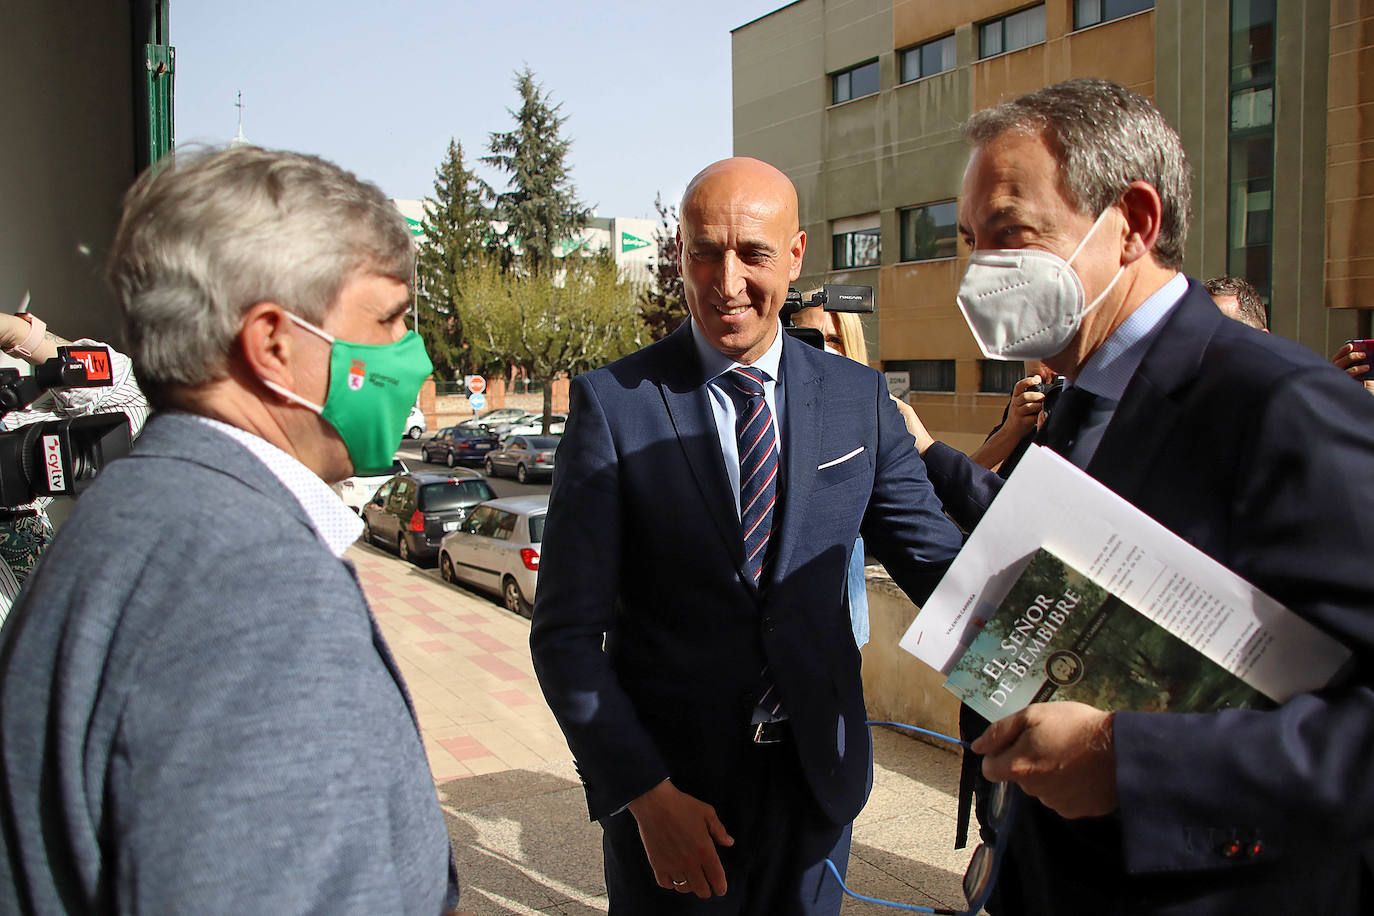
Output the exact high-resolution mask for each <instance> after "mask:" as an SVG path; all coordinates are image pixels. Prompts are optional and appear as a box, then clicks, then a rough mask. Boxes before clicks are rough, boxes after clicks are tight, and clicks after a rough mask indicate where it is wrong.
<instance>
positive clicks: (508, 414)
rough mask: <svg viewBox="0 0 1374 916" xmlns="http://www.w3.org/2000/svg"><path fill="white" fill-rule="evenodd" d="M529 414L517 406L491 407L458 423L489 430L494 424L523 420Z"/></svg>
mask: <svg viewBox="0 0 1374 916" xmlns="http://www.w3.org/2000/svg"><path fill="white" fill-rule="evenodd" d="M529 415H530V412H529V411H528V410H521V409H520V408H519V407H493V408H492V409H491V410H488V411H487V412H486V413H484V414H482V415H481V416H477V417H473V418H472V419H470V420H464V421H463V422H462V423H459V424H458V425H459V426H461V427H463V428H464V429H473V428H479V429H485V430H490V429H492V428H493V427H496V426H501V425H503V424H505V425H509V424H511V423H515V422H517V421H519V420H523V419H524V418H525V417H528V416H529Z"/></svg>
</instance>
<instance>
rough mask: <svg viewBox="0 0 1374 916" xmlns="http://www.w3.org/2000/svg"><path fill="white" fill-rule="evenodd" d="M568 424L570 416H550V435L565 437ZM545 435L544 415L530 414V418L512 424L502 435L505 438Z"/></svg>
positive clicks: (560, 414) (556, 414)
mask: <svg viewBox="0 0 1374 916" xmlns="http://www.w3.org/2000/svg"><path fill="white" fill-rule="evenodd" d="M567 422H568V415H567V414H562V413H555V414H550V415H549V435H551V436H561V435H563V426H564V425H565V424H566V423H567ZM543 434H544V415H543V414H530V418H529V419H527V420H523V421H521V422H519V423H515V424H512V425H511V426H509V427H507V428H506V431H505V432H504V433H503V434H502V435H504V436H542V435H543Z"/></svg>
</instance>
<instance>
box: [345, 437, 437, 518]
mask: <svg viewBox="0 0 1374 916" xmlns="http://www.w3.org/2000/svg"><path fill="white" fill-rule="evenodd" d="M423 419H424V418H423V417H421V420H423ZM409 470H410V468H408V467H406V463H405V462H404V461H402V460H401V459H400V457H399V456H397V457H395V458H392V459H391V470H389V471H387V472H386V473H384V474H373V475H370V476H367V477H350V478H348V479H347V480H341V481H339V482H338V483H336V484H334V492H335V493H338V494H339V498H340V499H342V500H343V501H344V505H346V506H348V508H350V509H352V510H353V511H354V512H356V513H358V514H359V515H362V514H363V506H365V505H367V501H368V500H369V499H371V498H372V494H374V493H376V492H377V489H378V488H379V487H381V485H382V484H384V483H386V482H387V481H388V480H390V479H391V478H393V477H395V476H396V475H397V474H404V473H406V472H408V471H409Z"/></svg>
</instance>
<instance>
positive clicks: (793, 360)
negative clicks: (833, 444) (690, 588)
mask: <svg viewBox="0 0 1374 916" xmlns="http://www.w3.org/2000/svg"><path fill="white" fill-rule="evenodd" d="M806 347H807V344H804V343H799V342H798V341H796V340H794V339H793V338H792V337H791V336H788V335H785V336H784V337H783V346H782V363H781V366H780V369H779V371H780V374H781V375H782V384H783V390H784V393H785V407H784V411H785V414H784V417H783V422H784V425H785V426H786V428H785V429H784V430H783V454H782V461H783V466H784V467H785V468H786V474H787V476H786V478H785V479H784V480H783V494H782V518H781V520H780V521H779V523H778V524H776V525H775V526H774V533H773V537H776V538H779V539H780V540H779V543H778V544H777V546H776V547H774V550H775V551H776V555H775V558H774V561H773V569H772V572H771V573H770V575H769V580H768V581H769V584H770V585H775V584H776V583H778V582H781V581H782V579H783V576H784V575H785V574H786V573H787V570H788V564H789V563H791V560H792V554H793V553H794V551H795V547H796V544H797V540H798V539H799V538H800V537H801V532H802V530H803V528H804V524H803V523H804V522H805V521H806V507H807V505H808V503H809V499H808V497H809V496H810V494H811V487H812V485H813V484H814V483H815V480H816V467H817V464H818V462H819V461H820V458H819V456H820V449H821V427H822V422H823V417H822V415H821V406H822V404H821V398H822V394H823V389H824V384H823V380H822V378H821V375H820V373H819V372H817V371H816V367H815V365H814V362H813V361H812V360H810V359H808V358H807V357H808V356H809V355H810V354H808V353H806V352H805V348H806Z"/></svg>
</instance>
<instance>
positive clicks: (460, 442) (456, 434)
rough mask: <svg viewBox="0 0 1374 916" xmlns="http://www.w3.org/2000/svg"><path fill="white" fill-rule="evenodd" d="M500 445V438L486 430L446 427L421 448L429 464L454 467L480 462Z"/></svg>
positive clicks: (421, 453)
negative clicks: (468, 462)
mask: <svg viewBox="0 0 1374 916" xmlns="http://www.w3.org/2000/svg"><path fill="white" fill-rule="evenodd" d="M500 445H501V440H500V438H499V437H497V436H496V434H495V433H489V432H487V431H486V430H484V429H472V428H466V429H465V428H464V427H462V426H446V427H444V428H443V429H441V430H439V432H437V433H435V434H434V438H433V439H430V440H428V441H427V442H425V443H424V444H423V445H421V446H420V455H421V457H423V458H424V460H425V462H426V463H427V464H446V465H448V466H449V467H453V466H454V465H457V464H461V463H463V462H465V461H471V462H480V461H481V460H482V459H483V458H485V457H486V456H487V452H489V451H491V450H492V449H494V448H497V447H499V446H500Z"/></svg>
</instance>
